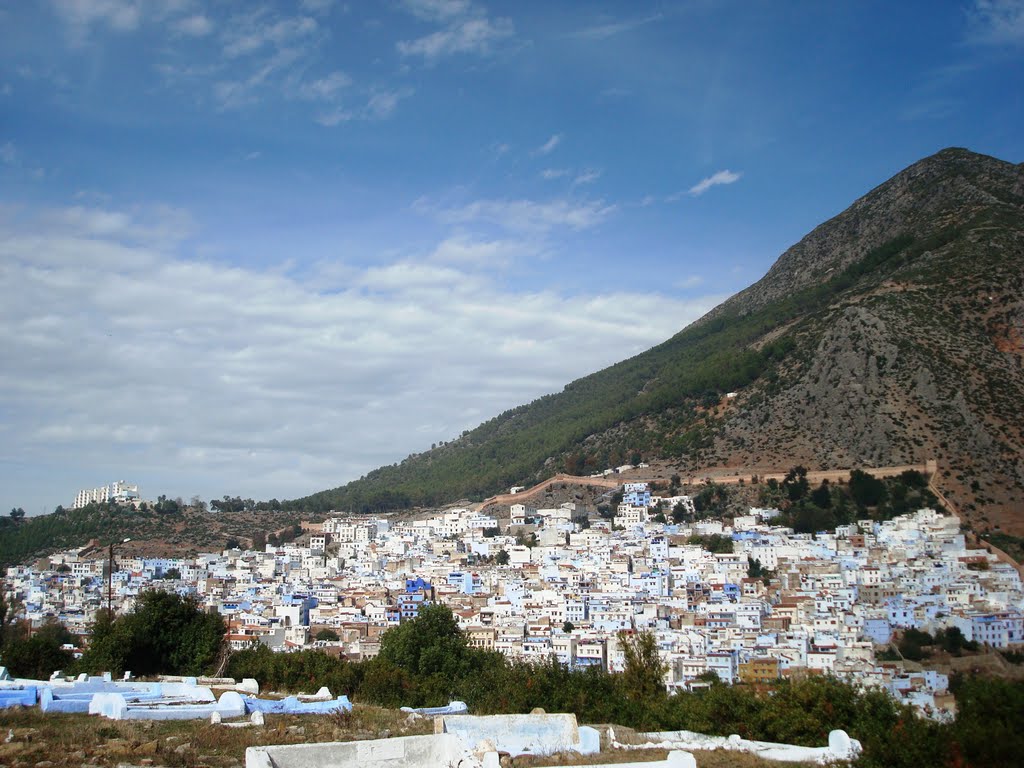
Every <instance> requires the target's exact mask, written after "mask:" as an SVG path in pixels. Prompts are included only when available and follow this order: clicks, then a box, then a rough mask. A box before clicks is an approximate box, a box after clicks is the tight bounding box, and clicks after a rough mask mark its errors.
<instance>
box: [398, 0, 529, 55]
mask: <svg viewBox="0 0 1024 768" xmlns="http://www.w3.org/2000/svg"><path fill="white" fill-rule="evenodd" d="M403 5H404V7H405V8H406V10H408V11H409V12H410V13H412V14H413V15H414V16H416V17H417V18H419V19H423V20H425V21H428V22H432V23H435V24H440V25H441V28H440V29H438V30H436V31H435V32H431V33H430V34H428V35H423V36H422V37H418V38H416V39H414V40H399V41H398V42H397V43H396V45H395V47H396V48H397V49H398V52H399V53H400V54H401V55H402V56H410V57H411V56H421V57H423V59H424V60H426V61H427V62H428V63H433V62H434V61H435V60H437V59H439V58H441V57H443V56H453V55H455V54H460V53H466V54H469V53H472V54H477V55H479V56H486V55H489V54H490V53H491V47H492V46H493V44H494V43H496V42H498V41H499V40H502V39H504V38H507V37H511V36H512V35H513V34H514V32H515V29H514V27H513V25H512V22H511V21H510V20H509V19H505V18H499V19H493V20H492V19H490V18H488V16H487V12H486V10H485V9H483V8H482V7H479V6H477V5H475V4H474V3H472V2H470V1H469V0H406V2H405V3H403Z"/></svg>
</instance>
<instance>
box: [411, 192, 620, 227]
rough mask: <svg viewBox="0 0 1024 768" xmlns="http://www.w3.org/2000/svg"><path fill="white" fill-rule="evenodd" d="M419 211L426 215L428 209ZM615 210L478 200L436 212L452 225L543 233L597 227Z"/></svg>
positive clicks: (558, 202) (601, 204)
mask: <svg viewBox="0 0 1024 768" xmlns="http://www.w3.org/2000/svg"><path fill="white" fill-rule="evenodd" d="M419 208H420V209H421V210H423V211H424V212H429V211H430V208H429V206H425V205H424V204H422V203H421V204H420V206H419ZM615 210H616V208H615V206H614V205H611V204H607V203H605V202H604V201H603V200H595V201H590V202H571V201H569V200H551V201H548V202H546V203H538V202H536V201H533V200H477V201H475V202H472V203H469V204H467V205H464V206H460V207H457V208H448V209H443V210H440V211H437V215H438V216H439V217H440V218H441V220H442V221H447V222H449V223H454V224H465V223H473V222H484V223H490V224H495V225H497V226H499V227H501V228H502V229H505V230H508V231H511V232H523V233H535V234H543V233H547V232H551V231H552V230H555V229H569V230H576V231H579V230H584V229H590V228H592V227H595V226H597V225H598V224H600V223H601V222H602V221H604V220H605V219H606V218H607V217H608V216H610V215H611V214H612V213H613V212H614V211H615Z"/></svg>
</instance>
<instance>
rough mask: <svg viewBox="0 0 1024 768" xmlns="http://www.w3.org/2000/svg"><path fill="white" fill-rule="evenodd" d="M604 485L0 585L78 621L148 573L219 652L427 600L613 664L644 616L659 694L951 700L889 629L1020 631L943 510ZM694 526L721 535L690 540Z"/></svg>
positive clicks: (981, 559)
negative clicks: (849, 512) (729, 690)
mask: <svg viewBox="0 0 1024 768" xmlns="http://www.w3.org/2000/svg"><path fill="white" fill-rule="evenodd" d="M621 498H622V501H621V503H619V504H618V506H617V508H616V510H615V514H614V516H612V517H611V519H606V518H604V517H601V516H599V515H596V514H593V513H589V512H588V511H586V510H583V509H577V506H576V504H574V503H572V502H569V503H564V504H561V505H560V506H558V507H554V508H548V509H536V508H532V507H530V506H528V505H527V504H524V503H516V504H511V505H509V506H508V517H507V518H505V517H504V516H502V517H501V519H500V520H499V518H498V517H497V516H491V515H487V514H483V513H481V512H478V511H474V510H470V509H463V508H454V509H446V510H443V511H438V512H436V513H434V514H432V515H430V516H427V517H425V518H424V519H418V520H405V521H397V520H394V519H388V518H381V517H378V518H370V517H365V516H332V517H329V518H328V519H327V520H326V521H324V522H323V523H316V524H312V523H310V524H305V525H304V526H303V535H301V536H299V537H298V538H297V539H296V540H295V541H292V542H289V543H281V544H277V545H273V544H268V545H267V546H266V548H265V549H264V550H263V551H253V550H245V549H229V550H226V551H222V552H216V553H208V554H200V555H199V556H197V557H194V558H187V559H169V558H139V557H132V556H129V555H127V554H124V553H122V552H120V551H118V550H117V547H118V545H117V544H108V543H103V544H101V543H99V542H93V543H92V544H91V545H89V546H86V547H83V548H79V549H73V550H68V551H64V552H59V553H56V554H54V555H51V556H50V557H49V558H46V559H44V560H43V561H41V562H39V563H36V564H35V565H34V566H21V567H12V568H10V569H9V570H8V573H7V582H6V583H7V589H8V590H9V591H10V593H11V594H10V596H11V597H14V598H17V599H19V600H20V601H21V602H22V604H23V606H24V609H25V612H26V616H27V618H28V619H30V620H31V622H32V623H33V625H35V626H39V625H42V624H43V623H45V622H46V621H48V620H52V619H53V618H56V619H58V620H59V621H61V622H62V623H63V624H64V625H66V626H67V627H68V628H69V629H70V630H71V631H72V632H74V633H77V634H79V635H82V636H83V637H87V635H88V632H89V627H90V624H91V622H92V621H93V620H94V617H95V615H96V613H97V611H98V610H100V609H101V608H105V607H107V606H108V605H109V606H110V607H111V608H113V609H114V610H115V611H117V612H124V611H127V610H130V609H131V607H132V605H133V601H134V600H135V598H136V597H137V596H138V595H139V594H140V593H141V592H143V591H145V590H148V589H154V588H156V589H163V590H168V591H175V592H178V593H180V594H183V595H194V596H195V597H196V598H197V599H198V600H199V601H200V602H201V604H202V605H203V606H204V607H205V608H206V609H207V610H210V611H218V612H220V613H221V614H222V615H223V616H224V618H225V620H226V622H227V624H228V633H229V634H228V640H229V642H230V645H231V646H232V647H233V648H235V649H242V648H246V647H248V646H250V645H251V644H253V643H261V644H264V645H266V646H268V647H269V648H271V649H272V650H274V651H279V652H283V653H287V652H290V651H295V650H301V649H308V648H320V649H323V650H324V651H326V652H328V653H331V654H335V655H339V656H343V657H346V658H349V659H353V660H360V659H367V658H372V657H373V656H374V655H376V653H377V652H378V650H379V647H380V637H381V634H382V633H383V632H384V631H386V630H387V629H388V628H390V627H394V626H396V625H398V624H399V623H401V622H403V621H406V620H408V619H410V618H412V617H415V616H416V615H417V613H418V611H419V609H420V608H421V607H422V606H423V605H426V604H428V603H441V604H444V605H447V606H449V607H450V608H451V610H452V611H453V613H454V615H455V616H456V617H457V619H458V621H459V624H460V626H461V627H462V628H463V629H464V631H465V632H466V635H467V638H468V640H469V642H470V644H471V645H472V646H474V647H479V648H486V649H492V650H496V651H499V652H501V653H503V654H505V655H507V656H509V657H515V658H522V659H536V660H546V659H548V658H550V657H552V656H554V657H555V658H557V659H558V660H559V661H560V662H561V663H563V664H566V665H572V666H577V667H579V666H587V665H599V666H601V667H603V668H604V669H606V670H608V671H621V670H622V669H623V666H624V657H623V653H622V649H621V647H620V638H621V634H620V633H622V632H626V633H630V632H636V631H642V630H650V631H652V632H653V633H654V635H655V637H656V639H657V643H658V648H659V652H660V655H661V657H662V659H663V660H664V661H665V662H666V664H667V670H668V671H667V674H666V676H665V685H666V686H667V687H668V689H669V690H670V691H671V690H684V689H686V690H688V689H693V688H695V687H700V686H706V685H708V684H709V683H708V681H709V680H711V679H713V678H711V677H710V676H711V675H714V676H716V677H717V678H719V679H720V680H722V681H724V682H726V683H738V682H742V683H750V684H761V683H770V682H772V681H773V680H776V679H778V678H785V677H793V676H800V675H807V674H823V673H829V674H833V675H836V676H839V677H843V678H847V679H851V680H854V681H857V682H859V683H861V684H863V685H865V686H880V687H883V688H885V689H887V690H888V691H889V692H890V693H891V694H892V695H893V696H894V697H896V698H898V699H900V700H902V701H904V702H906V703H909V704H912V705H913V706H915V707H917V708H918V709H919V710H920V711H921V712H923V713H925V714H927V715H929V716H931V717H936V718H940V719H941V718H948V717H949V716H950V715H951V713H952V708H953V699H952V696H950V695H948V690H947V689H948V682H949V681H948V679H947V677H946V676H945V675H943V674H939V673H936V672H934V671H927V670H920V668H919V667H916V665H905V664H903V663H901V662H902V660H901V659H899V658H896V659H893V658H892V649H893V648H894V647H895V646H890V641H891V639H892V638H893V636H894V633H897V632H902V631H905V630H908V629H917V630H922V631H927V632H937V631H941V630H950V629H954V628H955V629H956V630H959V632H960V633H962V635H963V638H964V639H965V640H966V641H968V642H970V641H974V642H977V643H978V644H982V645H986V646H990V647H992V648H1003V649H1005V648H1008V647H1010V646H1013V645H1016V644H1019V643H1022V642H1024V591H1022V587H1021V579H1020V575H1019V573H1018V570H1017V569H1016V568H1015V567H1014V566H1013V565H1012V564H1010V563H1008V562H1004V561H1002V560H1000V559H999V558H998V557H997V556H995V555H993V554H990V553H989V552H987V551H986V550H984V549H969V548H968V547H967V542H966V541H965V536H964V534H963V533H962V532H961V529H960V521H959V520H958V519H957V518H956V517H953V516H948V515H943V514H940V513H938V512H936V511H934V510H932V509H922V510H920V511H918V512H916V513H915V514H912V515H905V516H902V517H898V518H895V519H893V520H888V521H884V522H877V521H872V520H863V521H859V522H858V523H856V524H853V525H847V526H841V527H839V528H836V529H835V530H834V531H830V532H821V533H817V534H813V535H812V534H797V533H794V531H793V530H792V529H790V528H785V527H781V526H778V525H775V524H773V520H774V518H776V517H777V516H778V514H779V513H778V511H777V510H773V509H761V508H751V509H750V510H749V513H748V514H746V515H742V516H738V517H735V518H734V519H732V520H731V525H730V524H726V523H724V522H723V521H721V520H703V521H698V522H692V523H688V524H676V525H673V524H671V523H670V522H663V521H665V517H664V515H663V514H659V513H658V510H661V509H665V508H677V509H678V508H679V505H682V509H684V510H686V509H689V510H691V511H692V499H691V498H690V497H688V496H674V497H671V498H662V497H659V496H656V495H652V493H651V491H650V489H649V487H648V485H647V484H646V483H627V484H625V485H623V486H622V488H621ZM709 541H716V542H719V543H724V544H725V545H726V546H725V547H722V546H716V547H714V549H716V550H719V549H731V551H715V552H711V551H708V549H705V548H704V546H702V544H707V543H708V542H709ZM897 656H898V654H897ZM908 667H909V668H908ZM911 670H919V671H911Z"/></svg>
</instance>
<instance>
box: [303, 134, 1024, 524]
mask: <svg viewBox="0 0 1024 768" xmlns="http://www.w3.org/2000/svg"><path fill="white" fill-rule="evenodd" d="M1022 289H1024V165H1014V164H1011V163H1008V162H1005V161H1002V160H998V159H996V158H992V157H987V156H984V155H979V154H976V153H973V152H970V151H968V150H965V149H946V150H943V151H941V152H939V153H937V154H935V155H932V156H931V157H928V158H925V159H923V160H921V161H919V162H917V163H915V164H914V165H912V166H910V167H909V168H907V169H905V170H903V171H901V172H900V173H898V174H897V175H896V176H894V177H893V178H891V179H889V180H888V181H886V182H885V183H883V184H881V185H880V186H878V187H876V188H875V189H873V190H871V191H870V192H869V193H868V194H866V195H865V196H864V197H862V198H860V199H859V200H857V201H856V202H854V203H853V205H851V206H850V207H849V208H848V209H847V210H845V211H843V212H842V213H841V214H839V215H838V216H836V217H834V218H832V219H830V220H829V221H827V222H825V223H823V224H821V225H820V226H818V227H817V228H816V229H814V230H813V231H812V232H811V233H810V234H808V235H807V236H806V237H804V238H803V239H802V240H801V241H800V242H799V243H797V244H796V245H794V246H793V247H792V248H790V249H789V250H787V251H786V252H785V253H784V254H782V256H781V257H779V259H778V261H776V263H775V264H774V266H772V268H771V269H770V270H769V271H768V273H767V274H766V275H765V276H764V277H763V278H762V279H761V280H759V281H758V282H756V283H755V284H753V285H752V286H750V287H749V288H747V289H746V290H744V291H741V292H740V293H738V294H736V295H735V296H733V297H732V298H730V299H728V300H727V301H725V302H724V303H722V304H721V305H719V306H718V307H716V308H715V309H714V310H712V311H711V312H709V313H708V314H707V315H705V316H704V317H703V318H701V319H700V320H698V321H696V322H695V323H693V324H691V325H690V326H688V327H687V328H685V329H683V330H682V331H680V332H679V333H678V334H676V335H675V336H673V337H672V338H671V339H669V340H668V341H666V342H664V343H662V344H660V345H658V346H656V347H654V348H652V349H650V350H648V351H646V352H644V353H642V354H640V355H637V356H636V357H633V358H630V359H628V360H625V361H623V362H621V363H618V364H616V365H613V366H611V367H609V368H607V369H605V370H603V371H600V372H598V373H594V374H592V375H590V376H586V377H584V378H581V379H578V380H577V381H574V382H572V383H571V384H569V385H567V386H566V387H565V389H564V390H563V391H562V392H559V393H557V394H553V395H548V396H545V397H542V398H540V399H538V400H536V401H534V402H533V403H530V404H529V405H524V406H522V407H520V408H515V409H513V410H510V411H506V412H505V413H502V414H501V415H499V416H497V417H495V418H493V419H491V420H490V421H487V422H485V423H484V424H481V425H480V426H479V427H477V428H476V429H474V430H472V431H469V432H467V433H464V434H463V436H462V437H460V438H459V439H457V440H455V441H453V442H451V443H449V444H445V445H442V446H440V447H438V448H436V449H433V450H430V451H427V452H425V453H420V454H414V455H412V456H409V457H408V458H406V459H405V460H404V461H403V462H401V464H397V465H392V466H388V467H381V468H380V469H377V470H374V471H373V472H370V473H369V474H367V475H366V476H365V477H363V478H360V479H359V480H357V481H354V482H352V483H349V484H348V485H345V486H343V487H341V488H336V489H333V490H329V491H323V492H321V493H317V494H314V495H312V496H309V497H306V498H304V499H298V500H295V501H292V502H289V503H288V506H290V507H292V508H302V509H307V510H319V511H322V510H326V509H329V508H336V509H346V510H352V511H373V510H383V509H394V508H406V507H410V506H413V505H436V504H441V503H445V502H449V501H453V500H456V499H458V498H463V497H465V498H471V499H472V498H482V497H484V496H487V495H490V494H491V493H494V492H497V491H500V490H502V489H504V488H507V487H508V486H510V485H513V484H529V483H532V482H534V481H536V480H539V479H543V478H545V477H548V476H551V475H552V474H554V473H555V472H558V471H567V472H569V473H571V474H572V473H585V472H591V471H594V470H595V469H602V468H604V467H607V466H614V465H617V464H621V463H625V462H626V461H629V460H631V459H632V460H636V459H638V458H643V459H644V460H645V461H660V462H662V463H663V465H665V466H669V467H674V468H676V469H677V470H678V471H687V472H697V471H704V470H707V469H709V468H730V469H739V468H745V469H747V470H749V471H751V472H755V473H756V472H760V471H766V470H779V469H786V468H789V467H792V466H794V465H796V464H803V465H805V466H807V467H809V468H811V469H845V468H851V467H859V466H881V465H896V464H911V463H914V464H921V463H924V461H925V460H926V459H936V460H937V462H938V473H937V475H936V477H935V479H934V484H935V486H936V487H937V488H938V489H939V490H940V491H942V493H943V494H945V495H946V497H947V498H948V499H949V500H950V501H951V502H953V503H955V504H956V505H957V506H958V507H959V508H960V510H961V512H962V513H963V514H965V515H966V516H967V517H968V518H969V520H970V522H971V523H972V525H974V526H975V527H976V528H978V529H981V530H984V529H986V528H995V527H997V526H1001V527H1002V528H1003V529H1004V530H1007V531H1010V532H1013V533H1017V534H1022V533H1024V514H1022V511H1024V451H1022V446H1024V413H1022V408H1021V404H1022V403H1024V373H1022V356H1024V290H1022ZM726 393H734V396H733V397H729V398H725V397H724V396H725V394H726Z"/></svg>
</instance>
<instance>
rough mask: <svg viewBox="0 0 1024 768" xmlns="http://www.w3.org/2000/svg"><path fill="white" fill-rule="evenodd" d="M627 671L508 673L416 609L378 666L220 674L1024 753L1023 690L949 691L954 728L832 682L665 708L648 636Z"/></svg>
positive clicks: (639, 641)
mask: <svg viewBox="0 0 1024 768" xmlns="http://www.w3.org/2000/svg"><path fill="white" fill-rule="evenodd" d="M621 637H622V641H623V643H624V656H625V658H626V669H625V671H624V672H622V673H617V674H609V673H607V672H604V671H602V670H601V669H599V668H594V667H590V668H586V669H570V668H568V667H565V666H562V665H561V664H559V663H558V662H557V661H555V660H554V659H551V660H548V661H546V662H540V663H528V662H523V661H512V660H509V659H507V658H505V657H504V656H502V655H501V654H500V653H496V652H493V651H485V650H481V649H475V648H472V647H470V646H469V644H468V642H467V640H466V638H465V635H464V634H463V633H462V632H461V631H460V630H459V628H458V625H457V622H456V621H455V618H454V616H453V615H452V614H451V611H450V610H449V609H448V608H446V607H444V606H427V607H424V608H423V609H422V610H421V612H420V615H419V617H417V618H416V619H413V620H411V621H408V622H406V623H404V624H401V625H399V626H398V627H395V628H393V629H390V630H388V631H387V632H385V633H384V635H383V637H382V641H381V651H380V655H379V656H378V657H376V658H375V659H372V660H369V661H365V662H348V661H343V660H339V659H336V658H333V657H331V656H328V655H327V654H325V653H323V652H319V651H302V652H299V653H291V654H275V653H272V652H271V651H269V650H268V649H266V648H265V647H254V648H253V649H251V650H246V651H240V652H237V653H235V654H233V655H232V657H231V659H230V661H229V664H228V674H230V675H232V676H234V677H236V678H238V677H254V678H256V679H257V680H259V682H260V685H261V686H262V687H264V688H269V689H273V690H281V691H297V690H300V689H301V690H312V689H314V688H317V687H319V686H321V685H326V686H328V687H329V688H330V689H331V691H332V692H334V693H336V694H337V693H344V694H346V695H348V696H349V697H350V698H352V699H353V700H354V701H358V702H362V703H377V704H380V705H382V706H387V707H399V706H413V707H416V706H440V705H444V704H447V703H448V702H449V701H451V700H453V699H457V700H460V701H465V702H466V703H467V704H468V706H469V708H470V711H471V712H472V713H473V714H479V715H486V714H503V713H526V712H529V711H530V710H532V709H533V708H534V707H542V708H544V709H545V710H546V711H548V712H573V713H575V714H576V715H577V717H578V718H579V720H580V722H584V723H616V724H619V725H625V726H628V727H633V728H637V729H642V730H680V729H685V730H693V731H698V732H701V733H708V734H712V735H721V736H728V735H730V734H733V733H736V734H739V735H740V736H742V737H744V738H750V739H761V740H766V741H776V742H783V743H790V744H802V745H806V746H821V745H823V744H825V743H826V742H827V740H828V733H829V731H831V730H833V729H835V728H842V729H844V730H846V731H847V732H848V733H849V734H850V735H851V736H852V737H854V738H856V739H858V740H860V741H861V742H862V744H863V746H864V754H863V755H862V757H861V758H860V760H858V761H857V763H856V764H857V765H859V766H864V767H865V768H874V767H875V766H890V767H892V768H901V767H903V766H906V767H907V768H910V767H911V766H912V767H913V768H918V767H919V766H922V765H934V766H953V765H965V764H966V765H970V766H975V767H977V768H982V767H983V766H993V767H994V766H1004V765H1011V764H1015V763H1016V759H1017V755H1019V754H1020V750H1021V749H1024V732H1021V730H1020V729H1019V727H1017V726H1018V724H1019V723H1020V722H1021V721H1022V720H1021V719H1022V718H1024V683H1021V682H1006V681H1001V680H989V679H972V680H963V681H957V682H956V686H955V694H956V698H957V704H958V714H957V718H956V721H955V722H954V723H950V724H939V723H935V722H933V721H930V720H926V719H925V718H922V717H920V716H918V715H916V714H915V713H914V712H913V711H912V710H911V709H909V708H907V707H903V706H901V705H899V704H897V703H896V702H895V701H894V700H893V699H892V698H890V697H889V695H888V694H887V693H886V692H884V691H881V690H877V689H875V690H870V689H869V690H861V689H859V688H857V687H855V686H853V685H850V684H847V683H844V682H841V681H839V680H837V679H835V678H832V677H809V678H807V679H803V680H793V681H783V680H780V681H779V682H778V683H777V684H776V685H773V686H767V687H758V688H757V689H755V688H751V687H748V686H744V685H736V686H728V685H724V684H721V683H718V682H714V678H713V675H712V676H711V677H710V678H709V679H712V683H711V685H710V687H709V688H708V689H706V690H703V691H700V692H695V693H680V694H677V695H673V696H669V695H668V694H667V693H666V692H665V689H664V686H663V685H662V683H661V679H662V674H663V672H664V668H663V666H662V664H661V662H660V660H659V659H658V655H657V650H656V645H655V641H654V637H653V635H651V634H649V633H645V632H641V633H638V634H635V635H630V634H624V635H622V636H621Z"/></svg>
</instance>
